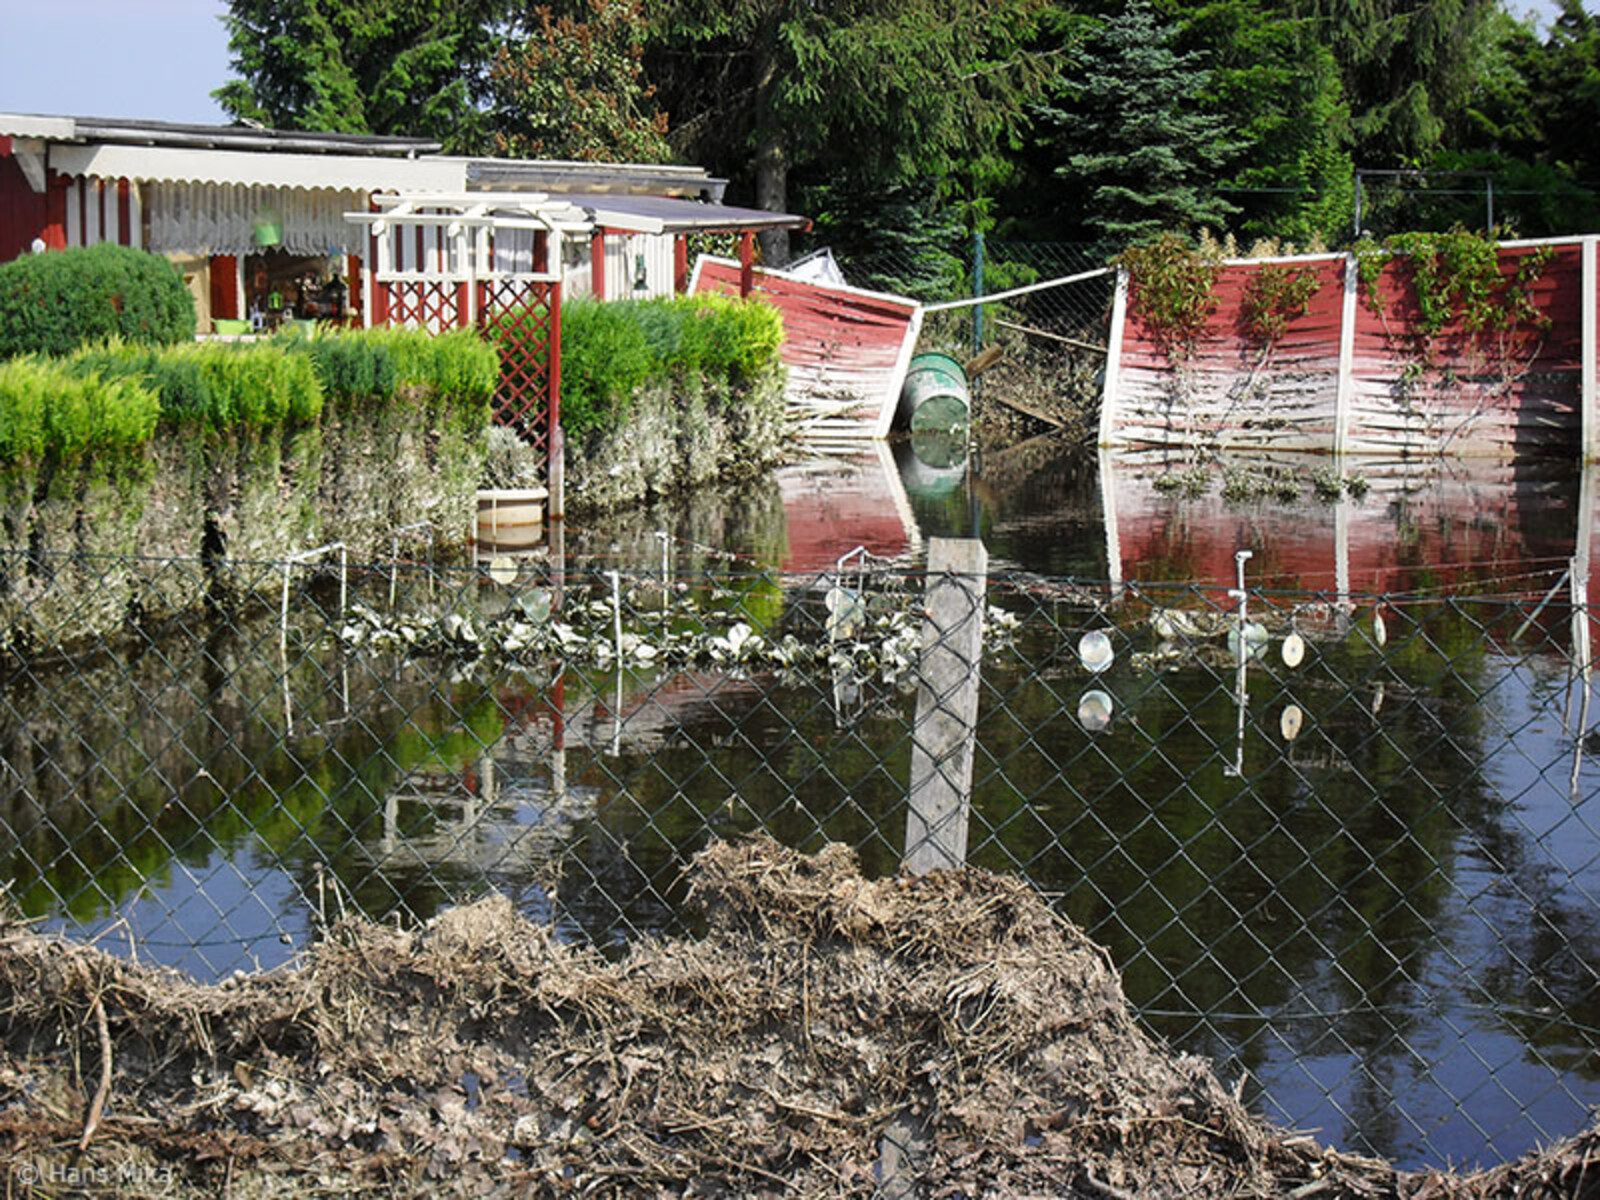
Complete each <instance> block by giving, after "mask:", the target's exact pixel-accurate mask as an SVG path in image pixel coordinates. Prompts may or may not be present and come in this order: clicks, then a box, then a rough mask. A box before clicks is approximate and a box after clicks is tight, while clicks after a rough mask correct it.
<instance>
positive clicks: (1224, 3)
mask: <svg viewBox="0 0 1600 1200" xmlns="http://www.w3.org/2000/svg"><path fill="white" fill-rule="evenodd" d="M1170 11H1171V14H1172V17H1173V19H1174V20H1176V21H1177V22H1178V28H1179V37H1178V47H1179V48H1180V49H1182V50H1184V51H1189V52H1200V53H1204V54H1205V55H1206V63H1207V65H1208V67H1209V69H1210V78H1209V81H1208V83H1207V85H1206V87H1205V88H1204V89H1203V91H1202V93H1201V95H1200V98H1199V103H1200V104H1201V106H1202V107H1203V108H1204V110H1205V111H1207V112H1210V113H1213V114H1216V115H1217V116H1220V117H1222V118H1223V119H1225V120H1226V121H1227V123H1228V140H1230V141H1232V142H1234V143H1235V145H1236V147H1237V148H1236V150H1235V152H1234V153H1233V154H1232V155H1231V156H1230V157H1229V158H1227V159H1226V160H1225V162H1224V165H1223V168H1222V171H1223V174H1222V177H1221V178H1219V179H1218V180H1217V191H1218V192H1219V193H1220V194H1222V195H1223V196H1225V197H1227V199H1228V200H1229V201H1230V202H1231V203H1234V204H1236V205H1237V206H1238V208H1239V213H1238V217H1237V221H1238V229H1239V232H1240V233H1241V234H1242V235H1244V236H1245V237H1247V238H1249V237H1259V236H1270V237H1278V238H1285V239H1288V240H1291V241H1296V242H1308V241H1312V240H1314V239H1316V238H1319V237H1320V238H1322V239H1324V240H1326V239H1328V238H1330V237H1332V236H1334V235H1335V234H1336V233H1338V232H1341V231H1343V230H1344V229H1345V228H1347V227H1348V224H1349V219H1350V206H1351V198H1352V180H1353V175H1352V170H1353V164H1352V162H1351V159H1350V153H1349V136H1350V106H1349V103H1348V102H1347V100H1346V99H1345V96H1344V92H1343V88H1342V86H1341V83H1340V78H1339V69H1338V64H1337V63H1336V62H1335V61H1334V57H1333V52H1332V51H1331V50H1330V49H1329V48H1328V47H1327V46H1325V45H1323V44H1321V43H1319V42H1318V41H1317V37H1316V29H1315V27H1314V26H1312V25H1311V24H1310V23H1308V22H1306V21H1304V20H1300V19H1298V18H1297V17H1295V16H1294V14H1293V13H1292V12H1290V11H1289V10H1287V9H1286V8H1285V7H1284V6H1282V5H1281V4H1277V3H1275V2H1274V0H1206V2H1205V3H1201V4H1198V5H1189V4H1184V5H1173V6H1171V7H1170Z"/></svg>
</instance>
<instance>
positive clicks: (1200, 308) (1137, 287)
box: [1117, 233, 1217, 355]
mask: <svg viewBox="0 0 1600 1200" xmlns="http://www.w3.org/2000/svg"><path fill="white" fill-rule="evenodd" d="M1117 265H1118V266H1120V267H1121V268H1122V269H1123V270H1125V271H1127V272H1128V287H1129V289H1130V290H1131V292H1132V298H1133V301H1134V303H1135V304H1137V305H1138V309H1139V314H1140V316H1141V317H1143V318H1144V320H1145V321H1146V322H1147V323H1148V324H1149V325H1150V328H1151V330H1152V331H1153V332H1154V333H1155V334H1156V336H1157V337H1158V338H1159V339H1160V340H1161V342H1162V344H1163V346H1164V347H1165V349H1166V350H1167V352H1168V353H1169V354H1170V353H1177V354H1180V355H1181V354H1187V353H1188V352H1189V351H1190V350H1192V349H1193V347H1194V342H1195V339H1197V338H1198V337H1199V336H1200V333H1201V331H1202V330H1203V329H1204V328H1205V323H1206V318H1208V317H1209V316H1210V315H1211V314H1212V313H1213V312H1214V311H1216V306H1217V301H1216V297H1215V296H1214V295H1213V294H1212V290H1211V289H1212V284H1213V283H1214V281H1215V279H1216V264H1215V263H1214V262H1213V261H1211V260H1209V259H1207V258H1205V257H1203V256H1202V255H1200V254H1199V253H1198V252H1196V251H1195V250H1194V249H1193V248H1192V247H1190V245H1189V244H1188V243H1187V242H1185V241H1184V240H1183V239H1182V238H1180V237H1178V236H1177V235H1175V234H1170V233H1169V234H1163V235H1161V236H1160V237H1159V238H1157V239H1155V240H1154V241H1151V242H1145V243H1142V244H1140V245H1137V246H1130V247H1129V248H1128V249H1126V250H1124V251H1123V252H1122V254H1121V255H1120V256H1119V257H1118V259H1117Z"/></svg>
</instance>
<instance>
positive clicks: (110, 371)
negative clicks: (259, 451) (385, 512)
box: [65, 341, 322, 432]
mask: <svg viewBox="0 0 1600 1200" xmlns="http://www.w3.org/2000/svg"><path fill="white" fill-rule="evenodd" d="M65 365H66V367H67V369H68V370H69V371H72V372H73V373H75V374H78V375H80V376H98V377H101V378H125V379H134V380H137V381H139V382H140V383H141V384H142V385H144V386H145V387H147V388H149V389H150V390H151V391H153V392H154V393H155V394H156V395H157V396H158V397H159V398H160V415H161V420H162V422H163V423H164V424H167V425H172V426H181V427H187V428H191V429H194V428H198V429H204V430H209V431H211V432H226V431H228V430H232V429H252V428H266V427H270V426H274V425H285V424H302V425H303V424H308V423H310V422H313V421H315V420H316V419H317V417H318V416H319V415H320V414H321V412H322V387H321V385H320V384H319V382H318V380H317V375H316V372H315V370H314V369H313V367H312V364H311V362H310V360H309V359H307V358H306V357H305V356H304V355H302V354H295V353H292V352H291V351H290V350H289V348H288V347H287V346H286V345H284V344H283V343H279V342H276V341H273V342H255V343H250V342H238V343H231V344H227V343H218V342H213V343H208V344H204V345H199V344H195V343H192V342H191V343H188V344H186V345H182V346H168V347H162V348H160V349H155V348H150V347H142V346H128V345H117V344H111V345H104V346H93V347H87V348H85V349H83V350H80V351H78V352H77V353H76V354H74V355H72V356H71V358H69V359H68V360H67V361H66V364H65Z"/></svg>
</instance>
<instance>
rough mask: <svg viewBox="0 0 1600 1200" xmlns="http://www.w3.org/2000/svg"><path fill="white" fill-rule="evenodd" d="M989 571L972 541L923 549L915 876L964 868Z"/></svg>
mask: <svg viewBox="0 0 1600 1200" xmlns="http://www.w3.org/2000/svg"><path fill="white" fill-rule="evenodd" d="M988 567H989V555H988V552H987V551H986V550H985V549H984V547H983V543H982V542H980V541H978V540H977V539H975V538H934V539H932V541H930V542H929V544H928V585H927V602H926V606H925V609H924V615H923V620H922V651H921V656H920V658H919V660H918V683H917V715H916V722H915V724H914V725H913V726H912V730H911V779H910V785H909V790H908V797H909V800H910V805H909V808H908V810H907V813H906V851H905V866H906V867H907V868H908V869H910V870H911V871H913V872H914V873H916V874H922V873H924V872H927V871H933V870H938V869H939V868H941V867H959V866H962V865H963V864H965V862H966V860H967V825H968V821H969V819H970V816H971V808H972V762H973V755H974V751H975V750H976V748H977V729H978V690H979V684H980V682H981V671H980V668H981V662H982V656H983V611H984V589H985V585H986V582H987V581H986V575H987V572H988Z"/></svg>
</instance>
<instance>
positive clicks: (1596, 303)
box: [1578, 237, 1600, 462]
mask: <svg viewBox="0 0 1600 1200" xmlns="http://www.w3.org/2000/svg"><path fill="white" fill-rule="evenodd" d="M1597 240H1600V239H1595V238H1592V237H1586V238H1584V239H1583V250H1582V255H1583V257H1582V260H1581V262H1582V266H1581V269H1580V271H1579V276H1580V278H1581V280H1582V286H1583V301H1582V305H1581V307H1580V308H1579V312H1580V313H1581V314H1582V315H1581V321H1582V333H1581V341H1580V345H1581V353H1582V358H1581V362H1582V369H1583V383H1582V385H1581V386H1580V388H1579V392H1578V394H1579V396H1580V399H1581V403H1582V406H1583V412H1582V414H1581V415H1580V417H1579V422H1580V428H1581V437H1582V441H1583V447H1582V450H1581V452H1580V454H1579V461H1580V462H1596V461H1600V376H1597V372H1600V311H1597V309H1600V296H1597V295H1596V291H1597V289H1600V270H1597V269H1596V262H1595V257H1596V251H1595V246H1596V242H1597Z"/></svg>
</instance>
